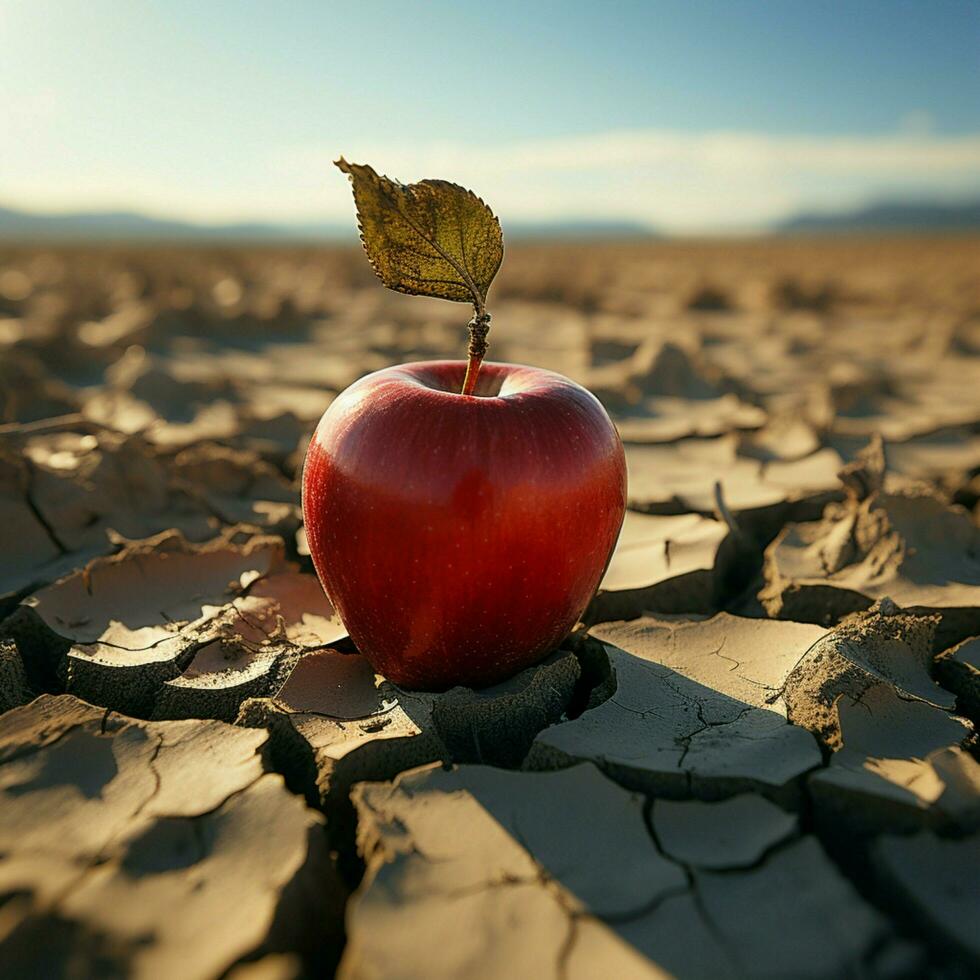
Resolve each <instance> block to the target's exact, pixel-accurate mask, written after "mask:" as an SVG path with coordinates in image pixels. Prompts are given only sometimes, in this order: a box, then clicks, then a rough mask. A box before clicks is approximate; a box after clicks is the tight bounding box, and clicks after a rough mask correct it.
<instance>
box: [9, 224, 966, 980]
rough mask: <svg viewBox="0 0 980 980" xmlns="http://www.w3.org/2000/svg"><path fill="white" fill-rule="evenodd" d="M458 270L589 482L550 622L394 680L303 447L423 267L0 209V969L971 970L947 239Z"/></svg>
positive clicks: (962, 388) (704, 247)
mask: <svg viewBox="0 0 980 980" xmlns="http://www.w3.org/2000/svg"><path fill="white" fill-rule="evenodd" d="M490 308H491V310H492V312H493V315H494V319H493V329H492V332H491V335H490V340H491V356H492V357H493V358H494V359H497V360H509V361H518V362H525V363H531V364H538V365H542V366H545V367H549V368H552V369H554V370H557V371H560V372H562V373H565V374H567V375H570V376H571V377H573V378H575V379H576V380H578V381H580V382H582V383H584V384H586V385H587V386H588V387H590V388H591V389H592V390H593V391H594V392H595V393H596V394H597V395H598V396H599V397H600V398H601V399H602V401H603V402H604V404H605V405H606V406H607V408H608V409H609V411H610V413H611V414H612V415H613V417H614V419H615V420H616V422H617V425H618V426H619V428H620V432H621V433H622V436H623V439H624V442H625V443H626V452H627V458H628V464H629V472H630V489H629V500H630V509H629V511H628V513H627V517H626V522H625V525H624V529H623V533H622V536H621V539H620V542H619V545H618V547H617V551H616V553H615V556H614V558H613V561H612V563H611V565H610V567H609V570H608V573H607V575H606V577H605V579H604V581H603V583H602V587H601V589H600V591H599V593H598V594H597V596H596V597H595V599H594V600H593V602H592V604H591V605H590V606H589V608H588V610H587V611H586V613H585V616H584V621H583V623H582V624H581V625H580V627H579V628H578V629H577V630H576V631H575V633H573V635H572V636H570V637H569V638H568V639H567V640H566V642H565V643H564V644H563V646H562V648H561V649H559V650H556V651H555V652H554V653H553V654H552V655H551V656H550V657H549V658H548V659H547V660H546V661H545V662H544V663H542V664H540V665H538V666H537V667H534V668H532V669H530V670H527V671H525V672H524V673H522V674H520V675H518V676H517V677H515V678H513V679H512V680H510V681H508V682H507V683H505V684H502V685H499V686H498V687H496V688H492V689H488V690H481V691H473V690H468V689H464V688H456V689H454V690H452V691H449V692H447V693H445V694H440V695H430V694H418V693H413V692H408V691H403V690H400V689H399V688H397V687H396V686H394V685H393V684H391V683H389V682H388V681H386V680H385V679H384V678H382V677H378V676H376V675H375V674H374V673H373V671H372V670H371V669H370V667H369V666H368V665H367V663H366V662H365V661H364V660H363V658H362V657H360V655H359V654H358V653H357V651H356V649H355V648H354V646H353V645H352V643H351V642H350V640H349V639H348V638H347V636H346V633H345V630H344V628H343V625H342V623H340V622H339V620H338V619H337V617H336V616H335V614H334V611H333V609H332V608H331V607H330V605H329V603H328V602H327V600H326V599H325V597H324V596H323V594H322V592H321V590H320V589H319V586H318V584H317V582H316V579H315V577H314V576H313V574H312V566H311V564H310V560H309V555H308V552H307V550H306V547H305V541H304V537H303V532H302V522H301V514H300V508H299V492H298V482H297V480H298V473H299V470H300V467H301V465H302V459H303V453H304V450H305V445H306V442H307V440H308V438H309V435H310V433H311V431H312V429H313V426H314V425H315V423H316V421H317V419H318V418H319V416H320V415H321V413H322V412H323V411H324V409H325V408H326V407H327V406H328V405H329V403H330V401H331V399H332V398H333V397H334V396H335V395H336V394H337V393H338V392H339V391H340V390H342V389H343V388H344V387H346V386H347V385H348V384H350V383H351V382H352V381H354V380H355V379H356V378H357V377H359V376H360V375H362V374H363V373H365V372H367V371H371V370H374V369H377V368H380V367H383V366H385V365H388V364H391V363H394V362H397V361H404V360H409V359H422V358H430V357H442V356H459V355H460V354H461V352H462V351H463V350H464V347H465V326H464V325H465V321H466V319H467V313H466V311H465V310H464V308H463V307H462V306H459V305H457V304H449V303H440V302H438V301H426V300H422V299H413V298H407V297H404V296H398V295H395V294H392V293H389V292H387V291H386V290H384V289H383V288H382V287H381V286H380V285H379V284H378V283H377V282H376V281H375V280H374V278H373V276H372V274H371V272H370V270H369V268H368V266H367V263H366V262H365V261H364V259H363V256H362V255H361V254H360V253H359V252H358V251H357V250H356V249H339V248H338V249H327V248H320V249H315V248H285V247H284V248H276V249H272V248H269V249H257V248H255V249H252V248H220V247H213V248H203V249H198V248H194V249H192V248H162V247H161V248H146V249H139V248H131V249H125V250H123V249H116V248H62V249H50V248H40V247H22V248H10V247H4V248H0V976H3V977H4V978H5V980H6V978H16V977H31V978H34V977H64V978H86V977H100V978H101V977H146V978H152V980H156V978H159V977H181V978H187V980H196V978H202V980H204V978H218V977H221V978H227V980H290V978H297V977H315V976H323V975H330V974H331V973H332V972H334V971H337V972H339V975H340V976H342V977H345V978H348V980H354V978H357V980H361V978H364V980H367V978H376V977H390V978H395V980H400V978H425V980H430V978H442V977H445V978H457V977H470V978H481V977H486V978H505V977H506V978H523V977H534V978H539V977H541V978H547V977H554V978H560V980H577V978H592V977H603V978H605V977H616V978H633V977H664V976H676V977H681V978H725V977H751V978H755V977H772V978H796V977H812V978H827V980H832V978H834V980H836V978H840V977H852V978H904V977H908V978H913V977H922V976H936V977H941V978H944V980H959V978H966V977H970V976H975V975H976V973H977V971H978V970H980V931H978V929H977V924H978V922H980V888H978V882H980V764H978V761H977V760H978V753H977V739H976V732H975V727H974V726H975V724H976V723H977V722H978V721H980V524H978V498H980V242H978V241H977V240H974V239H970V238H959V239H936V240H930V239H914V240H912V239H909V240H904V239H889V240H882V241H871V240H862V239H853V240H852V239H839V240H836V241H834V240H826V241H804V240H787V241H780V242H766V241H762V242H754V243H737V242H721V243H676V244H675V243H666V244H659V243H651V244H646V243H642V244H638V243H626V242H624V243H593V244H589V245H557V244H549V245H540V246H534V245H530V244H526V245H515V246H514V247H512V248H509V250H508V254H507V257H506V259H505V262H504V268H503V272H502V274H501V277H500V280H499V283H498V285H497V286H495V287H494V291H493V293H492V295H491V303H490ZM584 533H588V529H587V528H583V534H584Z"/></svg>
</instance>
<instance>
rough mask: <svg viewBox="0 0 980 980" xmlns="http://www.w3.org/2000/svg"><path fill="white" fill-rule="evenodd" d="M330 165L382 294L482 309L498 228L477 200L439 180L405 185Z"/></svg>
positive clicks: (351, 166)
mask: <svg viewBox="0 0 980 980" xmlns="http://www.w3.org/2000/svg"><path fill="white" fill-rule="evenodd" d="M336 166H338V167H339V168H340V169H341V170H342V171H343V172H344V173H345V174H349V175H350V179H351V183H352V184H353V185H354V203H355V204H356V205H357V219H358V225H359V226H360V229H361V241H362V242H363V243H364V250H365V251H366V252H367V256H368V259H369V260H370V262H371V265H372V267H373V268H374V271H375V272H376V273H377V275H378V278H379V279H380V280H381V281H382V282H383V283H384V284H385V285H386V286H387V287H388V288H389V289H397V290H398V291H399V292H401V293H411V294H412V295H415V296H438V297H439V298H440V299H451V300H455V301H456V302H459V303H473V305H474V306H475V307H476V308H477V310H478V311H480V310H482V309H483V304H484V303H485V302H486V299H487V290H488V289H489V288H490V283H491V282H493V277H494V276H495V275H496V274H497V270H498V269H499V268H500V262H501V260H502V259H503V257H504V240H503V235H502V234H501V231H500V222H499V221H497V219H496V218H495V217H494V215H493V212H492V211H491V210H490V208H488V207H487V206H486V205H485V204H484V203H483V201H481V200H480V199H479V198H478V197H477V196H476V195H475V194H474V193H473V192H472V191H468V190H466V189H465V188H463V187H460V186H459V185H458V184H451V183H449V181H446V180H423V181H420V182H419V183H417V184H407V185H406V184H399V183H398V182H397V181H395V180H391V179H390V178H388V177H382V176H380V175H379V174H377V173H375V171H374V170H373V169H372V168H371V167H369V166H367V165H366V164H357V163H348V162H347V161H346V160H345V159H344V158H343V157H341V158H340V159H339V160H337V161H336Z"/></svg>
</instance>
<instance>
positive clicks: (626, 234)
mask: <svg viewBox="0 0 980 980" xmlns="http://www.w3.org/2000/svg"><path fill="white" fill-rule="evenodd" d="M770 230H771V231H773V232H775V233H777V234H809V233H815V234H821V233H826V234H847V233H855V232H923V233H925V232H930V231H937V232H942V231H980V200H969V201H961V202H958V203H953V204H946V203H938V202H935V201H881V202H878V203H875V204H869V205H867V206H865V207H861V208H857V209H855V210H852V211H846V212H837V213H830V212H823V213H821V212H812V213H810V212H804V213H801V214H798V215H795V216H794V217H791V218H788V219H786V220H784V221H781V222H779V223H777V224H776V225H774V226H773V227H772V228H771V229H770ZM355 235H356V232H355V229H354V226H353V222H351V223H347V222H309V223H298V224H282V225H278V224H269V223H262V222H242V223H238V224H216V225H205V224H193V223H191V222H186V221H170V220H167V219H164V218H152V217H148V216H147V215H143V214H138V213H135V212H130V211H107V212H78V213H74V214H35V213H32V212H29V211H17V210H13V209H11V208H2V207H0V241H8V242H9V241H45V242H71V241H102V242H112V241H146V242H195V241H200V242H242V241H245V242H259V243H262V242H266V243H271V242H325V241H334V242H345V241H352V240H354V238H355ZM506 235H507V238H509V239H544V240H554V239H603V238H606V239H610V238H651V237H656V236H657V235H658V233H657V232H656V231H654V230H653V229H651V228H649V227H647V226H646V225H644V224H642V223H640V222H631V221H602V220H591V219H566V220H557V221H540V222H520V221H517V222H515V221H508V222H507V228H506Z"/></svg>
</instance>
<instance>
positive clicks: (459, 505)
mask: <svg viewBox="0 0 980 980" xmlns="http://www.w3.org/2000/svg"><path fill="white" fill-rule="evenodd" d="M465 370H466V363H465V362H464V361H424V362H418V363H413V364H405V365H401V366H398V367H390V368H385V369H384V370H382V371H376V372H375V373H373V374H369V375H367V376H365V377H363V378H361V379H360V380H359V381H357V382H355V383H354V384H353V385H351V386H350V387H349V388H348V389H347V390H346V391H344V392H343V393H342V394H341V395H339V396H338V397H337V399H336V400H335V401H334V402H333V403H332V404H331V405H330V407H329V408H328V409H327V411H326V412H325V413H324V415H323V418H322V419H321V420H320V424H319V426H318V427H317V430H316V433H315V434H314V436H313V439H312V441H311V443H310V447H309V450H308V451H307V455H306V463H305V466H304V471H303V515H304V519H305V522H306V535H307V540H308V542H309V547H310V553H311V555H312V557H313V564H314V565H315V567H316V571H317V574H318V575H319V577H320V582H321V583H322V584H323V587H324V590H325V591H326V593H327V596H328V597H329V598H330V600H331V602H332V603H333V605H334V607H335V608H336V610H337V612H338V613H339V614H340V617H341V619H342V620H343V622H344V625H345V626H346V628H347V630H348V632H349V633H350V636H351V639H353V641H354V642H355V643H356V644H357V648H358V649H359V650H360V651H361V653H363V654H364V655H365V656H366V657H367V658H368V660H369V661H370V662H371V664H372V666H373V667H374V668H375V670H377V671H378V672H379V673H381V674H383V675H384V676H385V677H387V678H388V679H389V680H391V681H394V682H395V683H396V684H399V685H401V686H403V687H406V688H414V689H422V690H445V689H446V688H449V687H453V686H455V685H457V684H462V685H467V686H471V687H482V686H485V685H488V684H494V683H497V682H498V681H502V680H504V679H506V678H507V677H509V676H511V675H512V674H514V673H516V672H517V671H519V670H521V669H522V668H524V667H527V666H529V665H531V664H533V663H535V662H537V661H538V660H540V659H541V658H542V657H543V656H545V655H546V654H547V653H548V652H549V651H551V650H552V649H554V648H555V647H556V646H557V645H558V644H559V643H560V642H561V641H562V640H563V639H564V638H565V636H566V635H567V634H568V633H569V631H570V630H571V629H572V627H573V626H574V625H575V623H576V622H577V620H578V618H579V617H580V616H581V614H582V612H583V611H584V609H585V607H586V605H588V602H589V600H590V599H591V598H592V596H593V594H594V592H595V590H596V587H597V586H598V584H599V581H600V579H601V578H602V575H603V572H604V571H605V568H606V566H607V565H608V563H609V558H610V556H611V554H612V550H613V547H614V546H615V543H616V538H617V536H618V535H619V531H620V528H621V526H622V523H623V515H624V512H625V507H626V460H625V455H624V453H623V446H622V443H621V442H620V439H619V434H618V433H617V432H616V429H615V427H614V426H613V424H612V422H611V421H610V420H609V416H608V415H606V412H605V410H604V409H603V407H602V405H600V404H599V401H598V400H597V399H596V398H595V397H594V396H593V395H592V394H590V393H589V392H588V391H586V390H585V389H584V388H582V387H581V386H579V385H577V384H575V383H574V382H572V381H570V380H569V379H568V378H564V377H562V376H561V375H560V374H555V373H554V372H552V371H545V370H541V369H538V368H530V367H524V366H521V365H517V364H494V363H484V364H483V366H482V368H481V371H480V375H479V379H478V382H477V387H476V391H475V393H474V394H473V395H461V394H459V391H460V389H461V387H462V383H463V375H464V373H465Z"/></svg>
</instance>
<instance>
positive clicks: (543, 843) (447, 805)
mask: <svg viewBox="0 0 980 980" xmlns="http://www.w3.org/2000/svg"><path fill="white" fill-rule="evenodd" d="M354 800H355V805H356V807H357V810H358V815H359V833H358V847H359V850H360V852H361V854H362V855H363V857H364V859H365V862H366V864H367V870H366V874H365V876H364V880H363V882H362V884H361V886H360V888H359V889H358V891H357V893H356V894H355V895H354V897H353V898H352V900H351V903H350V906H349V909H348V919H347V923H348V946H347V948H346V950H345V953H344V959H343V961H342V963H341V968H340V976H341V977H343V978H345V980H359V978H362V977H376V976H383V975H385V974H393V975H394V974H397V975H398V976H402V977H406V978H410V977H427V978H428V977H433V978H438V977H444V976H445V977H455V976H481V977H482V976H485V977H501V976H542V977H554V978H559V977H561V978H565V977H579V978H585V977H594V976H600V975H601V976H616V977H649V978H654V977H655V978H663V977H667V976H679V977H688V976H711V977H738V976H744V975H746V974H749V975H752V976H764V977H785V976H805V977H811V976H812V977H815V978H816V977H819V978H826V977H831V976H847V975H855V976H868V977H876V976H887V975H894V973H893V974H889V973H888V972H886V971H879V970H876V969H874V968H873V967H871V966H867V965H866V963H868V962H869V961H871V960H872V959H873V958H874V956H875V955H877V954H878V953H880V951H883V950H888V951H890V952H895V951H898V952H900V953H904V954H905V955H904V961H903V962H904V965H905V966H906V967H908V966H909V964H910V963H911V964H912V965H915V964H916V962H917V959H916V957H915V951H914V949H909V948H907V947H903V946H901V945H900V944H899V943H898V942H897V941H896V939H895V937H894V934H893V933H892V931H891V929H890V927H889V926H888V924H887V922H886V921H885V920H884V919H883V918H882V917H881V916H880V915H879V914H878V913H877V912H876V911H875V910H873V909H872V908H870V907H869V906H867V905H865V904H864V902H863V901H862V900H861V898H860V897H859V896H858V894H857V893H856V892H855V891H854V889H853V888H852V887H851V885H850V884H849V883H848V882H847V881H846V880H845V879H844V878H843V877H842V876H841V875H840V874H839V873H838V872H837V871H836V869H835V868H834V866H833V865H832V864H831V862H830V861H829V860H828V859H827V858H826V857H825V856H824V854H823V852H822V851H821V850H820V847H819V845H818V844H817V843H816V842H815V841H814V840H813V838H805V839H803V840H800V841H796V842H793V843H790V844H789V845H787V846H781V845H780V842H781V840H782V839H783V838H785V837H786V836H787V831H786V830H784V829H783V828H779V829H778V830H777V829H774V828H773V827H772V826H770V828H769V834H768V838H769V840H770V841H771V842H772V844H773V845H774V846H777V847H778V848H779V849H778V850H777V851H775V852H773V853H770V854H769V855H768V856H761V857H760V859H759V862H758V863H756V864H754V865H753V866H752V867H750V868H747V869H745V870H741V869H740V868H739V860H740V858H742V857H744V856H746V855H747V854H749V853H750V852H752V851H755V850H757V849H758V844H759V840H760V835H759V833H758V830H757V829H756V828H755V827H753V826H752V825H751V821H748V820H743V821H742V822H740V823H736V824H734V825H731V826H727V827H726V826H725V825H726V824H729V823H730V821H729V818H730V816H731V810H730V806H731V805H730V804H705V803H691V804H685V805H686V806H689V807H697V808H699V809H700V810H701V811H702V812H701V813H699V815H698V826H699V827H701V828H702V829H703V830H705V831H706V832H707V833H708V835H709V837H712V838H714V839H718V840H723V839H724V840H725V841H726V842H728V843H730V844H731V846H732V852H733V858H734V859H733V860H732V861H731V862H729V863H728V864H726V865H725V867H724V870H720V871H718V872H711V871H702V870H699V869H697V868H692V867H689V866H686V865H684V864H683V863H682V862H678V861H675V860H673V859H671V857H670V855H669V854H667V855H665V854H664V853H662V852H661V850H660V849H659V848H658V847H657V846H656V844H655V842H654V840H653V839H652V838H651V836H650V835H649V833H648V828H647V825H646V821H645V819H644V801H643V799H642V798H641V797H638V796H636V795H633V794H630V793H628V792H626V791H624V790H623V789H621V788H620V787H618V786H616V785H615V784H613V783H611V782H610V781H609V780H608V779H606V778H605V777H603V776H602V775H601V774H600V773H599V772H598V771H597V770H596V769H595V767H593V766H591V765H588V764H586V765H577V766H574V767H571V768H568V769H564V770H561V771H560V772H553V773H518V772H507V771H501V770H498V769H490V768H486V767H483V766H460V767H459V768H456V769H453V770H450V771H446V770H444V769H438V768H434V767H426V768H424V769H420V770H417V771H414V772H408V773H403V774H401V775H400V776H399V777H398V778H397V779H396V780H395V781H394V783H391V784H380V783H366V784H362V785H360V786H357V787H355V789H354ZM659 805H660V803H659V802H657V803H655V805H654V807H655V810H654V812H655V813H656V807H657V806H659ZM654 819H656V817H655V818H654ZM790 822H792V821H791V818H790ZM772 823H773V821H770V824H772ZM741 834H744V835H746V837H747V838H748V840H747V841H744V842H743V841H741V840H739V836H740V835H741ZM790 892H792V893H793V895H794V900H793V901H791V902H789V901H787V902H778V903H774V902H773V901H772V896H773V895H780V894H783V895H785V894H788V893H790ZM763 909H764V910H765V914H760V910H763ZM408 910H411V914H408ZM515 921H519V922H521V924H522V928H521V929H514V928H513V923H514V922H515ZM801 951H803V953H804V955H801Z"/></svg>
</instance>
